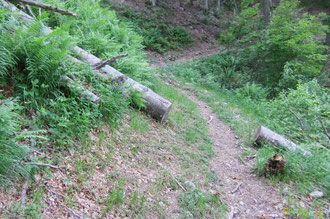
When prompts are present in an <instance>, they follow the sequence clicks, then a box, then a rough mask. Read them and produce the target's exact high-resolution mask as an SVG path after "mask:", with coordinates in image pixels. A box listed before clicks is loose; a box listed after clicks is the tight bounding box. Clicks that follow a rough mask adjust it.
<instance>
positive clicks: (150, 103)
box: [73, 46, 172, 122]
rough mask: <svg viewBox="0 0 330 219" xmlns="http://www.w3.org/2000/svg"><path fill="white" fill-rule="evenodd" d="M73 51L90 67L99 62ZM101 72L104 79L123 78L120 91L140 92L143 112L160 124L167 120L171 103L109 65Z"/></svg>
mask: <svg viewBox="0 0 330 219" xmlns="http://www.w3.org/2000/svg"><path fill="white" fill-rule="evenodd" d="M73 51H75V52H76V53H77V55H78V58H79V59H81V60H83V62H85V63H87V64H89V65H91V66H93V65H95V64H97V63H99V62H100V61H101V60H100V59H99V58H97V57H96V56H94V55H93V54H90V53H88V52H86V51H85V50H83V49H82V48H79V47H77V46H76V47H74V48H73ZM101 70H102V72H104V73H105V77H108V78H111V79H112V80H117V79H118V78H121V80H122V79H123V78H126V80H125V84H126V85H127V86H123V87H122V89H123V90H126V92H128V91H129V90H130V89H131V88H133V89H135V90H138V91H140V92H142V93H143V94H144V99H145V101H146V109H145V111H146V112H147V113H149V114H150V115H151V116H152V117H153V118H155V119H156V120H158V121H160V122H164V121H165V120H166V119H167V116H168V113H169V112H170V110H171V107H172V103H171V102H170V101H168V100H166V99H164V98H163V97H161V96H159V95H158V94H156V93H155V92H153V91H152V90H151V89H149V88H147V87H145V86H143V85H142V84H140V83H138V82H136V81H134V80H133V79H131V78H129V77H127V76H126V75H124V74H122V73H121V72H119V71H117V70H116V69H114V68H113V67H111V66H109V65H106V66H104V67H103V68H101ZM98 75H99V74H98Z"/></svg>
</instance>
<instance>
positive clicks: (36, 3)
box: [9, 0, 78, 17]
mask: <svg viewBox="0 0 330 219" xmlns="http://www.w3.org/2000/svg"><path fill="white" fill-rule="evenodd" d="M9 1H11V2H21V3H24V4H27V5H31V6H35V7H38V8H43V9H46V10H51V11H56V12H58V13H60V14H63V15H70V16H73V17H78V15H77V14H76V13H74V12H71V11H67V10H64V9H61V8H58V7H55V6H52V5H47V4H43V3H41V2H36V1H31V0H9Z"/></svg>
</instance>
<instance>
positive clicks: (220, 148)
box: [182, 91, 286, 219]
mask: <svg viewBox="0 0 330 219" xmlns="http://www.w3.org/2000/svg"><path fill="white" fill-rule="evenodd" d="M182 92H183V93H185V94H187V95H188V96H189V97H190V98H191V100H193V101H194V102H196V103H197V104H198V110H199V112H200V113H201V116H202V117H203V118H204V120H205V121H209V122H208V130H209V135H210V137H211V139H212V141H213V142H214V149H215V157H214V158H213V160H212V167H213V170H214V171H215V172H216V173H217V174H218V176H219V177H220V179H221V180H222V182H223V183H222V186H223V195H224V197H225V201H226V203H227V205H228V206H229V214H228V218H251V219H255V218H283V216H281V215H283V214H282V212H283V208H284V206H285V204H286V203H285V200H284V197H281V195H280V193H279V191H278V189H276V188H275V187H273V186H272V185H268V184H266V183H265V182H264V181H263V180H262V178H260V177H258V176H256V175H255V174H254V173H253V171H252V168H251V167H252V163H254V162H255V158H252V159H250V160H248V161H246V162H244V163H243V162H242V161H240V160H239V158H238V157H239V155H240V153H242V149H241V148H240V147H239V140H238V138H237V137H236V136H235V133H234V132H233V131H232V129H231V128H230V127H228V126H227V125H225V124H224V123H223V122H222V121H220V120H219V119H217V116H216V114H215V113H214V112H213V110H212V109H211V108H210V107H209V106H208V105H207V104H206V103H205V102H203V101H201V100H199V99H198V98H197V97H196V96H195V95H193V94H192V93H190V92H188V91H182Z"/></svg>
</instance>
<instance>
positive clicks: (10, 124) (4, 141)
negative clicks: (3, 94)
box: [0, 100, 29, 183]
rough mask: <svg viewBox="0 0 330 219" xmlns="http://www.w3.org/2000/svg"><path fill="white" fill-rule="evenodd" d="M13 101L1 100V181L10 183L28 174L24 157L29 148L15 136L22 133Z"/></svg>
mask: <svg viewBox="0 0 330 219" xmlns="http://www.w3.org/2000/svg"><path fill="white" fill-rule="evenodd" d="M14 109H15V105H14V103H13V102H12V101H9V100H5V101H0V183H6V182H7V183H9V182H12V181H15V180H17V179H19V178H21V177H22V176H23V177H24V176H25V177H26V176H27V175H28V167H27V166H26V165H24V162H23V160H24V158H25V157H26V156H27V154H28V152H29V148H28V147H27V146H25V145H23V144H21V143H19V142H18V141H16V140H15V138H16V137H17V136H18V135H19V134H20V125H19V121H20V117H19V115H18V114H17V113H16V112H14Z"/></svg>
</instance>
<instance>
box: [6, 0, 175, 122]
mask: <svg viewBox="0 0 330 219" xmlns="http://www.w3.org/2000/svg"><path fill="white" fill-rule="evenodd" d="M1 2H2V3H3V4H4V5H5V6H6V5H7V6H9V7H10V9H11V10H12V11H17V12H18V14H19V15H20V17H21V18H22V19H23V20H25V21H26V22H27V23H31V22H33V18H32V17H31V16H29V15H27V14H26V13H24V12H23V11H21V10H18V9H17V8H16V7H15V6H14V5H12V4H8V3H7V2H5V1H1ZM45 31H46V32H47V33H51V32H52V30H51V29H50V28H49V27H45ZM72 51H74V52H75V53H76V54H77V55H78V58H80V59H82V60H83V62H84V63H87V64H89V65H91V66H94V65H96V64H98V63H100V62H101V60H100V59H99V58H97V57H96V56H94V55H93V54H91V53H88V52H87V51H85V50H83V49H82V48H80V47H78V46H76V47H74V48H72ZM71 60H74V59H72V58H71ZM101 70H102V72H104V73H105V74H101V73H100V72H99V71H97V70H94V71H93V72H94V74H97V75H98V76H100V75H103V76H104V77H107V78H111V79H112V80H123V82H125V85H127V86H122V89H123V90H124V92H129V91H130V90H131V89H135V90H138V91H140V92H142V93H143V94H144V99H145V101H146V109H145V111H146V112H147V113H149V114H150V115H151V116H152V117H153V118H155V119H156V120H158V121H160V122H164V121H165V120H166V119H167V117H168V113H169V112H170V110H171V107H172V103H171V102H170V101H168V100H166V99H165V98H163V97H161V96H159V95H158V94H156V93H155V92H154V91H152V90H151V89H149V88H147V87H145V86H143V85H142V84H140V83H138V82H136V81H134V80H133V79H131V78H129V77H127V76H126V75H124V74H122V73H121V72H119V71H118V70H116V69H114V68H112V67H111V66H109V65H106V66H104V67H103V68H101Z"/></svg>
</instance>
